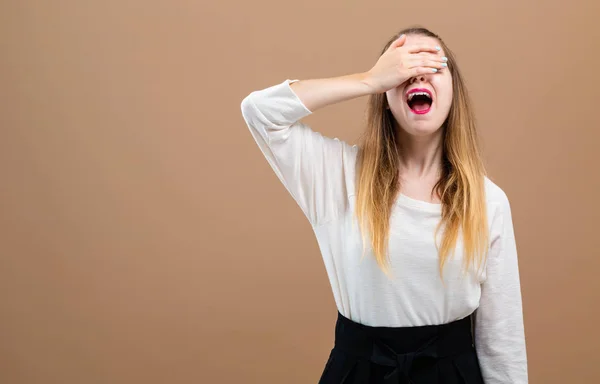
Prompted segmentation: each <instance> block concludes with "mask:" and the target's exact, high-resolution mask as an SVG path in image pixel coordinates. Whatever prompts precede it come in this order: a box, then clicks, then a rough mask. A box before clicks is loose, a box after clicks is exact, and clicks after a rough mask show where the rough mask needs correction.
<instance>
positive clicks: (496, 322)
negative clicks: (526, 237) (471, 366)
mask: <svg viewBox="0 0 600 384" xmlns="http://www.w3.org/2000/svg"><path fill="white" fill-rule="evenodd" d="M497 192H498V193H497V194H495V195H496V199H497V200H498V201H497V207H496V211H495V214H494V217H493V219H492V223H491V232H492V238H491V245H490V252H489V255H488V260H487V267H486V279H485V281H484V282H483V283H482V287H481V299H480V304H479V308H478V309H477V311H476V312H475V345H476V350H477V355H478V357H479V362H480V365H481V371H482V374H483V378H484V379H485V383H486V384H527V382H528V372H527V351H526V346H525V332H524V326H523V306H522V299H521V283H520V278H519V263H518V258H517V246H516V241H515V234H514V229H513V222H512V215H511V209H510V203H509V201H508V197H507V196H506V195H505V194H504V192H503V191H500V190H497Z"/></svg>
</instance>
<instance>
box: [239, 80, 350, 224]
mask: <svg viewBox="0 0 600 384" xmlns="http://www.w3.org/2000/svg"><path fill="white" fill-rule="evenodd" d="M294 81H297V80H285V81H284V82H282V83H280V84H276V85H274V86H271V87H268V88H266V89H262V90H258V91H254V92H252V93H250V94H249V95H248V96H246V97H245V98H244V100H243V101H242V104H241V109H242V115H243V117H244V120H245V122H246V124H247V126H248V128H249V129H250V132H251V134H252V136H253V137H254V140H255V141H256V143H257V144H258V147H259V148H260V150H261V152H262V154H263V155H264V157H265V158H266V160H267V161H268V163H269V165H270V166H271V168H272V169H273V171H275V174H276V175H277V177H278V178H279V180H280V181H281V182H282V183H283V185H284V186H285V188H286V189H287V190H288V192H289V193H290V194H291V196H292V197H293V198H294V200H295V201H296V203H297V204H298V205H299V206H300V208H301V209H302V212H304V214H305V216H306V217H307V218H308V220H309V221H310V223H311V224H312V225H313V226H316V225H319V224H322V223H324V222H327V221H329V220H331V219H334V218H335V216H336V215H338V214H339V212H340V210H341V209H343V207H344V206H345V204H346V201H347V194H346V175H345V173H346V168H347V167H349V166H351V165H353V164H351V162H350V158H351V157H352V156H351V153H352V148H351V147H350V146H349V145H348V144H346V143H345V142H343V141H341V140H339V139H337V138H329V137H326V136H323V135H322V134H320V133H318V132H316V131H313V130H312V129H311V128H310V127H309V126H308V125H306V124H304V123H302V122H300V119H302V118H304V117H306V116H308V115H310V114H312V112H311V111H310V110H309V109H308V108H307V107H306V106H305V105H304V104H303V103H302V101H301V100H300V99H299V97H298V96H297V95H296V94H295V92H294V91H293V90H292V88H291V87H290V84H291V83H293V82H294Z"/></svg>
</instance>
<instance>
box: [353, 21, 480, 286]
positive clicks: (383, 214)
mask: <svg viewBox="0 0 600 384" xmlns="http://www.w3.org/2000/svg"><path fill="white" fill-rule="evenodd" d="M401 34H406V35H423V36H429V37H433V38H435V39H437V40H438V41H439V43H440V45H441V46H442V48H443V50H444V52H445V54H446V56H447V57H448V69H449V70H450V73H451V74H452V87H453V100H452V106H451V107H450V112H449V114H448V117H447V119H446V121H445V123H444V124H443V126H442V127H441V128H440V129H443V130H444V132H443V145H442V146H443V154H442V157H443V163H442V173H441V176H440V179H439V180H438V182H437V183H436V184H435V186H434V188H433V190H432V193H433V192H434V191H435V192H437V194H438V195H439V196H440V199H441V203H442V215H441V220H440V223H439V225H438V226H437V228H436V231H435V234H434V240H435V242H436V246H437V248H438V252H439V260H440V262H439V269H440V275H441V274H442V272H443V269H444V265H445V263H446V262H447V261H448V258H449V257H451V256H452V255H453V253H454V252H453V251H454V249H455V247H456V244H457V241H458V239H459V236H462V240H463V247H464V248H463V249H464V253H463V255H464V263H465V264H464V265H465V267H466V266H468V265H475V264H476V265H477V266H478V267H480V266H481V265H482V264H483V261H484V257H485V254H486V253H487V248H488V241H489V239H488V227H487V212H486V203H485V185H484V183H485V174H486V171H485V167H484V164H483V160H482V156H481V152H480V148H479V143H478V138H477V131H476V127H475V118H474V114H473V110H472V107H471V102H470V100H469V97H468V94H467V88H466V86H465V83H464V81H463V79H462V77H461V74H460V71H459V70H458V67H457V65H456V60H455V58H454V55H453V53H452V51H451V50H450V49H449V48H448V47H447V46H446V44H445V43H444V42H443V41H442V39H441V38H440V37H439V36H437V35H436V34H434V33H433V32H431V31H429V30H427V29H425V28H408V29H405V30H403V31H400V32H399V33H398V34H397V35H396V36H394V37H393V38H392V39H390V41H389V42H388V43H387V44H386V45H385V47H384V48H383V50H382V51H381V54H383V53H384V52H385V51H386V50H387V49H388V47H389V46H390V44H391V43H392V42H393V41H394V40H396V39H397V38H398V37H399V36H400V35H401ZM386 106H387V100H386V96H385V93H379V94H374V95H371V96H370V97H369V101H368V106H367V114H366V125H367V126H366V129H365V131H364V134H363V136H362V138H361V142H360V144H359V152H358V159H357V167H358V169H357V191H356V215H357V218H358V223H359V226H360V229H361V233H362V238H363V244H364V245H365V249H366V244H367V235H369V234H370V236H371V239H370V240H371V246H372V250H373V253H374V255H375V258H376V260H377V263H378V264H379V266H380V267H381V268H382V269H383V270H384V271H385V272H386V273H387V272H388V271H389V269H388V262H389V259H388V256H387V245H388V238H389V226H390V218H391V210H392V206H393V204H394V201H395V199H396V198H397V196H398V194H399V192H400V180H399V168H400V156H399V154H400V153H399V146H398V140H399V139H398V132H397V123H396V121H395V119H394V117H393V115H392V113H391V111H390V110H389V109H387V108H386ZM442 228H443V229H444V231H443V238H442V240H441V244H438V242H437V239H438V233H439V231H440V229H442Z"/></svg>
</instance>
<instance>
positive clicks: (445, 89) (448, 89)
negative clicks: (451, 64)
mask: <svg viewBox="0 0 600 384" xmlns="http://www.w3.org/2000/svg"><path fill="white" fill-rule="evenodd" d="M437 89H438V92H437V96H438V101H439V102H440V104H441V105H442V106H444V107H449V106H450V104H452V78H451V77H450V76H448V77H447V78H444V79H440V82H439V84H438V87H437Z"/></svg>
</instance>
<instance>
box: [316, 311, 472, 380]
mask: <svg viewBox="0 0 600 384" xmlns="http://www.w3.org/2000/svg"><path fill="white" fill-rule="evenodd" d="M367 383H368V384H459V383H465V384H483V378H482V377H481V370H480V368H479V361H478V360H477V355H476V353H475V347H474V345H473V336H472V332H471V317H470V316H469V317H466V318H464V319H462V320H458V321H455V322H452V323H448V324H443V325H428V326H419V327H399V328H394V327H369V326H365V325H361V324H358V323H356V322H354V321H352V320H350V319H348V318H346V317H344V316H342V315H341V314H340V313H338V319H337V322H336V326H335V347H334V348H333V350H332V351H331V354H330V355H329V360H328V361H327V364H326V366H325V369H324V371H323V374H322V376H321V380H320V381H319V384H367Z"/></svg>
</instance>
